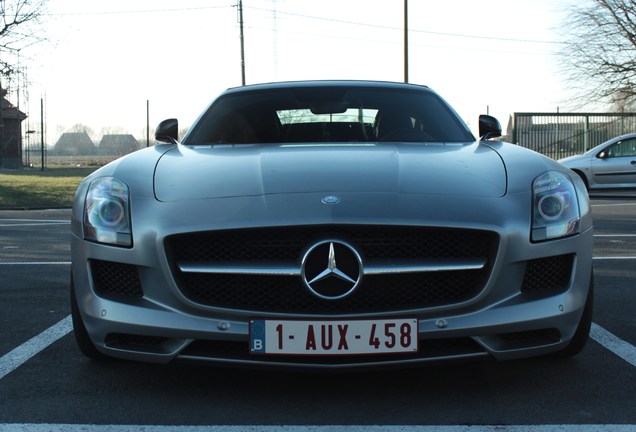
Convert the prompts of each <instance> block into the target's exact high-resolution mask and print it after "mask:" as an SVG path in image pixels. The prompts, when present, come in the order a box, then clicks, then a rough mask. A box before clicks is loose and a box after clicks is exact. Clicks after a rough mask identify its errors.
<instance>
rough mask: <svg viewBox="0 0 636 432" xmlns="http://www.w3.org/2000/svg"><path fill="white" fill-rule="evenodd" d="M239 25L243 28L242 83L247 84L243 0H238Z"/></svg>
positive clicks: (241, 36)
mask: <svg viewBox="0 0 636 432" xmlns="http://www.w3.org/2000/svg"><path fill="white" fill-rule="evenodd" d="M238 12H239V26H240V29H241V33H240V38H241V84H242V85H245V42H244V38H243V0H238Z"/></svg>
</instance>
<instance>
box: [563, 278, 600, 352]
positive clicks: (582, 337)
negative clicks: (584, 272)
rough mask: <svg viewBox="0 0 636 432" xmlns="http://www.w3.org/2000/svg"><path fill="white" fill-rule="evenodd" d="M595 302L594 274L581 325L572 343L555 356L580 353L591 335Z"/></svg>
mask: <svg viewBox="0 0 636 432" xmlns="http://www.w3.org/2000/svg"><path fill="white" fill-rule="evenodd" d="M593 304H594V275H591V276H590V289H589V291H588V293H587V300H586V301H585V308H584V309H583V315H582V316H581V320H580V321H579V325H578V326H577V328H576V332H575V333H574V336H573V337H572V339H571V340H570V343H568V345H567V346H566V347H565V348H563V349H562V350H561V351H559V352H557V353H555V357H558V358H569V357H573V356H575V355H577V354H578V353H580V352H581V351H582V350H583V348H585V345H586V344H587V341H588V339H589V337H590V328H591V327H592V310H593V308H594V307H593Z"/></svg>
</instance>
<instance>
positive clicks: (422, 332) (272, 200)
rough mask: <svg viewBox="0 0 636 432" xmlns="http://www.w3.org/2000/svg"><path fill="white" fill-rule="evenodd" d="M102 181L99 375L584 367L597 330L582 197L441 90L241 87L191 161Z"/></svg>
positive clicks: (81, 272) (96, 194)
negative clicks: (165, 368)
mask: <svg viewBox="0 0 636 432" xmlns="http://www.w3.org/2000/svg"><path fill="white" fill-rule="evenodd" d="M177 126H178V125H177V121H176V120H174V119H171V120H166V121H164V122H162V123H161V124H160V125H159V126H158V128H157V131H156V138H157V141H160V142H164V143H165V144H160V145H156V146H154V147H151V148H147V149H145V150H141V151H137V152H135V153H133V154H130V155H128V156H126V157H123V158H121V159H118V160H116V161H114V162H112V163H111V164H109V165H106V166H105V167H103V168H101V169H99V170H97V171H96V172H95V173H93V174H92V175H90V176H89V177H87V178H86V179H85V180H84V181H83V182H82V183H81V184H80V186H79V188H78V190H77V194H76V197H75V202H74V206H73V216H72V257H73V258H72V259H73V265H72V284H71V307H72V316H73V324H74V328H75V336H76V339H77V343H78V345H79V348H80V349H81V351H82V352H83V353H84V354H85V355H87V356H89V357H91V358H104V357H119V358H124V359H130V360H141V361H151V362H160V363H167V362H173V361H174V362H176V361H198V362H205V363H211V364H212V363H214V364H225V365H243V366H253V367H264V366H265V367H281V368H310V369H319V368H333V369H346V368H359V367H365V368H368V367H388V366H404V365H414V364H424V363H433V362H447V361H455V360H468V359H482V358H494V359H498V360H506V359H516V358H522V357H530V356H541V355H547V354H556V355H558V356H560V357H563V356H571V355H574V354H576V353H578V352H579V351H580V350H581V349H582V348H583V347H584V346H585V343H586V341H587V339H588V334H589V329H590V324H591V319H592V287H593V279H592V218H591V214H590V203H589V199H588V196H587V192H586V190H585V185H584V184H583V182H582V181H581V179H580V178H579V177H578V176H576V175H575V174H574V173H573V172H572V171H570V170H568V169H567V168H564V167H563V166H562V165H560V164H558V163H557V162H555V161H553V160H551V159H548V158H546V157H543V156H541V155H539V154H537V153H534V152H531V151H528V150H526V149H523V148H520V147H518V146H515V145H511V144H506V143H503V142H499V141H492V140H490V139H491V138H494V137H497V136H500V134H501V127H500V125H499V123H498V122H497V120H496V119H494V118H492V117H489V116H481V117H480V122H479V129H480V132H479V133H480V135H481V137H480V138H479V139H477V140H476V139H475V138H474V136H473V135H472V134H471V132H470V130H469V129H468V128H467V127H466V125H465V124H464V123H463V122H462V120H461V119H460V118H459V116H458V115H457V114H456V113H455V112H454V111H453V110H452V109H451V108H450V107H449V106H448V104H447V103H446V102H445V101H444V100H443V99H441V98H440V97H439V96H438V95H437V94H436V93H435V92H433V91H432V90H430V89H429V88H427V87H423V86H417V85H409V84H400V83H384V82H366V81H318V82H291V83H278V84H263V85H253V86H245V87H240V88H233V89H229V90H227V91H226V92H224V93H223V94H222V95H221V96H219V97H218V98H217V99H216V100H215V101H214V102H213V103H212V104H211V105H210V107H209V108H208V109H207V110H206V111H205V112H204V113H203V114H202V116H201V117H200V118H199V119H198V120H197V122H196V123H195V124H194V125H193V126H192V128H191V129H190V131H189V132H188V133H187V134H186V136H185V137H184V138H183V140H182V141H181V142H178V141H177V129H178V127H177Z"/></svg>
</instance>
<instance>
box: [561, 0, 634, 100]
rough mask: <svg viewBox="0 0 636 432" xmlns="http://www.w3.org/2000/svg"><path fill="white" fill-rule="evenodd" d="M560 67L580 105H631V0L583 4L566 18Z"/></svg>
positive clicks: (632, 42) (632, 7) (632, 10)
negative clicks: (576, 94)
mask: <svg viewBox="0 0 636 432" xmlns="http://www.w3.org/2000/svg"><path fill="white" fill-rule="evenodd" d="M564 29H565V30H566V35H565V41H564V42H565V45H564V49H563V50H561V53H560V55H561V62H562V66H563V69H564V71H565V72H566V74H567V80H568V82H569V83H570V84H571V87H572V88H573V89H574V90H576V92H577V93H578V95H579V102H580V104H583V105H587V104H590V103H598V102H604V103H607V104H609V105H610V106H612V107H613V108H614V109H624V108H626V107H629V106H631V104H632V103H633V102H634V101H636V0H587V1H585V2H579V3H577V4H576V5H575V6H572V10H571V11H570V12H569V13H568V22H567V23H566V24H565V25H564Z"/></svg>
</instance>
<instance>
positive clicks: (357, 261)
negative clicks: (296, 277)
mask: <svg viewBox="0 0 636 432" xmlns="http://www.w3.org/2000/svg"><path fill="white" fill-rule="evenodd" d="M362 273H363V271H362V259H361V258H360V255H359V254H358V252H357V251H356V250H355V249H354V248H353V247H352V246H351V245H349V244H347V243H344V242H342V241H338V240H324V241H321V242H319V243H316V244H315V245H313V246H312V247H311V248H310V249H309V250H308V251H307V253H306V254H305V256H304V257H303V260H302V278H303V281H304V282H305V285H306V286H307V288H309V291H311V292H312V293H313V294H314V295H316V296H318V297H320V298H322V299H327V300H337V299H341V298H343V297H346V296H348V295H349V294H351V293H352V292H353V291H354V290H355V289H356V287H357V286H358V284H359V283H360V280H361V279H362Z"/></svg>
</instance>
